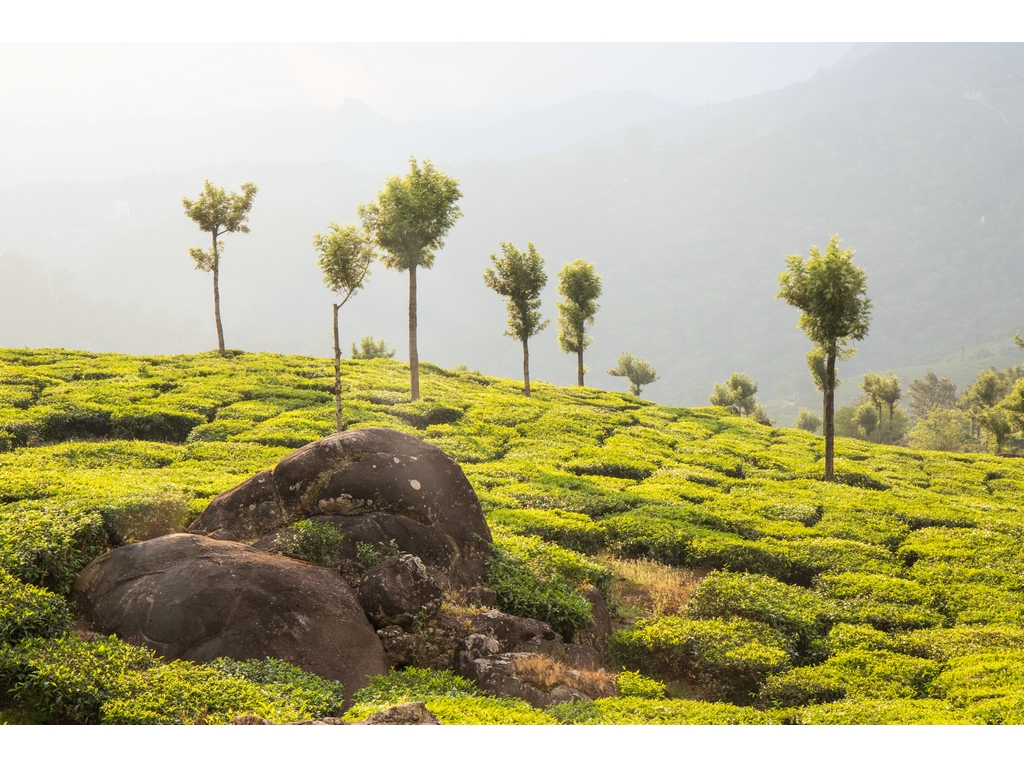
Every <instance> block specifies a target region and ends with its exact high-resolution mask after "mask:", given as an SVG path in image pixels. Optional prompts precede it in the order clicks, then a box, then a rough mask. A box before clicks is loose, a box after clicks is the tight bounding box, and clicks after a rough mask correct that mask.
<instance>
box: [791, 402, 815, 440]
mask: <svg viewBox="0 0 1024 768" xmlns="http://www.w3.org/2000/svg"><path fill="white" fill-rule="evenodd" d="M793 426H794V427H795V428H796V429H802V430H804V431H806V432H810V433H811V434H812V435H813V434H817V432H818V430H819V429H821V416H819V415H818V414H816V413H815V412H814V411H809V410H807V409H806V408H801V409H800V413H799V414H798V415H797V417H796V424H794V425H793Z"/></svg>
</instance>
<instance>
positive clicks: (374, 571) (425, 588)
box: [359, 555, 442, 629]
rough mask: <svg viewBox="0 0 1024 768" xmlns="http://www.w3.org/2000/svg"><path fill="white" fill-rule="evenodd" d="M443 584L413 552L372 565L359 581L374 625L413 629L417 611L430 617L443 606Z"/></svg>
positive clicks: (362, 600)
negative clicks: (395, 625)
mask: <svg viewBox="0 0 1024 768" xmlns="http://www.w3.org/2000/svg"><path fill="white" fill-rule="evenodd" d="M441 595H442V592H441V587H440V586H439V585H438V583H437V582H436V581H434V580H433V579H432V578H431V577H430V574H429V573H427V568H426V566H425V565H423V561H422V560H420V559H419V558H418V557H416V556H414V555H402V556H401V557H399V558H392V559H388V560H385V561H384V562H383V563H380V564H379V565H376V566H374V567H373V568H370V569H369V570H368V571H367V572H366V573H365V574H364V575H363V579H362V582H361V583H360V585H359V602H360V604H361V605H362V606H363V610H364V611H366V615H367V617H368V618H369V619H370V623H372V624H373V625H374V626H375V627H386V626H388V625H390V624H397V625H398V626H400V627H402V628H403V629H410V628H411V627H412V626H413V622H414V620H415V619H416V617H417V616H418V615H422V616H423V617H424V618H425V619H431V618H433V617H434V616H436V615H437V612H438V611H439V610H441Z"/></svg>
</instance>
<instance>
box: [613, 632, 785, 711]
mask: <svg viewBox="0 0 1024 768" xmlns="http://www.w3.org/2000/svg"><path fill="white" fill-rule="evenodd" d="M786 645H787V641H786V638H785V636H784V635H782V634H781V633H780V632H778V631H777V630H774V629H772V628H771V627H769V626H768V625H766V624H761V623H759V622H754V621H747V620H746V619H730V620H725V619H707V620H699V619H685V618H682V617H679V616H664V617H662V618H658V619H653V620H643V621H639V622H637V623H636V624H635V625H634V626H633V627H632V628H630V629H623V630H619V631H618V632H615V633H613V634H612V635H611V637H610V638H609V640H608V649H609V653H610V654H611V656H612V659H613V660H614V662H615V664H616V665H617V666H621V667H625V668H627V669H638V670H639V671H640V672H642V673H644V674H645V675H653V676H655V677H658V678H661V679H663V680H686V679H689V680H692V681H694V682H695V683H696V684H697V685H698V686H700V687H701V688H702V689H704V690H705V691H706V693H707V694H709V695H711V696H715V697H717V698H725V699H729V700H731V701H734V702H748V701H749V700H750V698H751V697H752V696H753V694H754V693H755V692H756V691H757V689H758V688H759V687H760V686H761V684H762V683H763V682H764V681H765V680H766V679H767V678H768V676H769V675H771V674H777V673H779V672H782V671H784V670H786V669H789V667H790V657H789V654H788V653H787V652H786Z"/></svg>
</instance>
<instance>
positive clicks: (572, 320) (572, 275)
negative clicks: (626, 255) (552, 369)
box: [557, 259, 601, 387]
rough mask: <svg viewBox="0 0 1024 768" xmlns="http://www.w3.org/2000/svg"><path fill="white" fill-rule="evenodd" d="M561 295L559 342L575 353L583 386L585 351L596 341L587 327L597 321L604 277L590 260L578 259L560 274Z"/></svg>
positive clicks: (566, 266)
mask: <svg viewBox="0 0 1024 768" xmlns="http://www.w3.org/2000/svg"><path fill="white" fill-rule="evenodd" d="M558 294H559V295H560V296H563V297H564V298H565V301H560V302H558V304H557V306H558V345H559V346H560V347H561V348H562V351H563V352H566V353H568V354H570V355H576V384H577V386H580V387H582V386H583V374H584V368H583V350H584V349H586V348H587V347H589V346H590V342H591V341H593V339H592V338H591V337H590V336H587V327H588V326H591V325H593V324H594V315H595V314H596V313H597V309H598V304H597V299H598V297H600V295H601V276H600V275H599V274H597V272H595V271H594V265H593V264H591V263H590V262H589V261H586V260H585V259H576V261H573V262H570V263H568V264H566V265H565V266H564V267H562V270H561V271H560V272H559V273H558Z"/></svg>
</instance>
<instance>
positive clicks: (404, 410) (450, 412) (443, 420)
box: [388, 400, 463, 429]
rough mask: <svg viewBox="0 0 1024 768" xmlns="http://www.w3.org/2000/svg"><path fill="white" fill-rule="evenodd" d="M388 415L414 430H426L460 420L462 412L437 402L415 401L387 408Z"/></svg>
mask: <svg viewBox="0 0 1024 768" xmlns="http://www.w3.org/2000/svg"><path fill="white" fill-rule="evenodd" d="M388 413H390V414H391V415H392V416H397V417H398V418H400V419H401V420H402V421H405V422H407V423H409V424H411V425H412V426H414V427H416V429H426V428H427V427H428V426H430V425H432V424H452V423H454V422H456V421H458V420H459V419H461V418H462V414H463V410H462V409H460V408H452V407H450V406H447V405H443V404H441V403H437V402H430V401H427V400H417V401H416V402H414V403H401V404H399V405H395V406H392V407H391V408H388Z"/></svg>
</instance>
